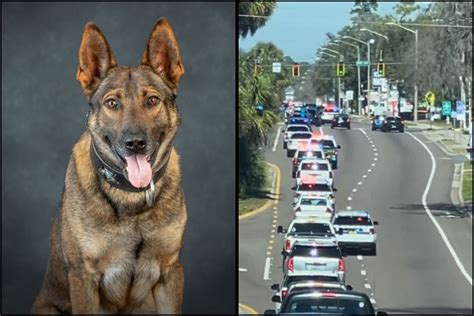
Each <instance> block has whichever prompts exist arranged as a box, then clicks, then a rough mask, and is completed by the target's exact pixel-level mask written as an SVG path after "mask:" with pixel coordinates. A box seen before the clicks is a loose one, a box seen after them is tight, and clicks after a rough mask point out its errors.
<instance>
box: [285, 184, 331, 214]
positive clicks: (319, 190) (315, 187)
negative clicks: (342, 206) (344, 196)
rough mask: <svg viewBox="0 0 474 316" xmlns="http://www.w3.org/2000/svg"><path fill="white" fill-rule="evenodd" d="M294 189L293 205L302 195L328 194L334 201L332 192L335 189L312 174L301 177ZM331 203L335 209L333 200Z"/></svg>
mask: <svg viewBox="0 0 474 316" xmlns="http://www.w3.org/2000/svg"><path fill="white" fill-rule="evenodd" d="M294 189H295V193H294V196H293V205H295V204H296V203H297V202H298V199H299V197H300V196H302V195H306V196H310V195H312V196H315V195H317V196H328V197H330V198H331V199H332V200H333V201H334V199H335V196H334V192H335V191H337V190H336V189H334V188H333V187H332V186H331V185H330V184H329V183H328V182H327V181H326V180H324V179H319V178H317V177H314V176H310V177H306V178H302V180H301V181H300V182H299V183H298V184H297V185H296V186H295V187H294ZM332 205H333V206H332V208H333V209H335V204H334V202H333V203H332Z"/></svg>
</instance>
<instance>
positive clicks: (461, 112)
mask: <svg viewBox="0 0 474 316" xmlns="http://www.w3.org/2000/svg"><path fill="white" fill-rule="evenodd" d="M456 118H457V119H458V120H460V121H461V120H465V119H466V104H465V103H464V101H460V100H458V101H456Z"/></svg>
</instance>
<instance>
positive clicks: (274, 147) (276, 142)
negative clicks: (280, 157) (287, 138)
mask: <svg viewBox="0 0 474 316" xmlns="http://www.w3.org/2000/svg"><path fill="white" fill-rule="evenodd" d="M280 134H281V127H278V131H277V134H276V137H275V142H274V143H273V149H272V151H275V150H276V147H277V145H278V138H280Z"/></svg>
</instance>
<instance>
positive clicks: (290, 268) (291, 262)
mask: <svg viewBox="0 0 474 316" xmlns="http://www.w3.org/2000/svg"><path fill="white" fill-rule="evenodd" d="M339 266H340V263H339ZM286 267H287V268H288V271H291V272H293V268H294V262H293V258H289V259H288V262H287V264H286Z"/></svg>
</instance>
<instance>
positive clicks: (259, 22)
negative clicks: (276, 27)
mask: <svg viewBox="0 0 474 316" xmlns="http://www.w3.org/2000/svg"><path fill="white" fill-rule="evenodd" d="M275 8H276V1H275V0H269V1H239V14H241V15H255V16H266V17H269V16H270V15H272V13H273V11H274V10H275ZM267 20H268V18H258V17H239V35H240V36H242V37H244V38H245V37H246V36H247V35H249V34H250V35H254V34H255V32H256V31H257V30H258V29H259V28H261V27H262V26H264V25H265V23H266V22H267Z"/></svg>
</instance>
